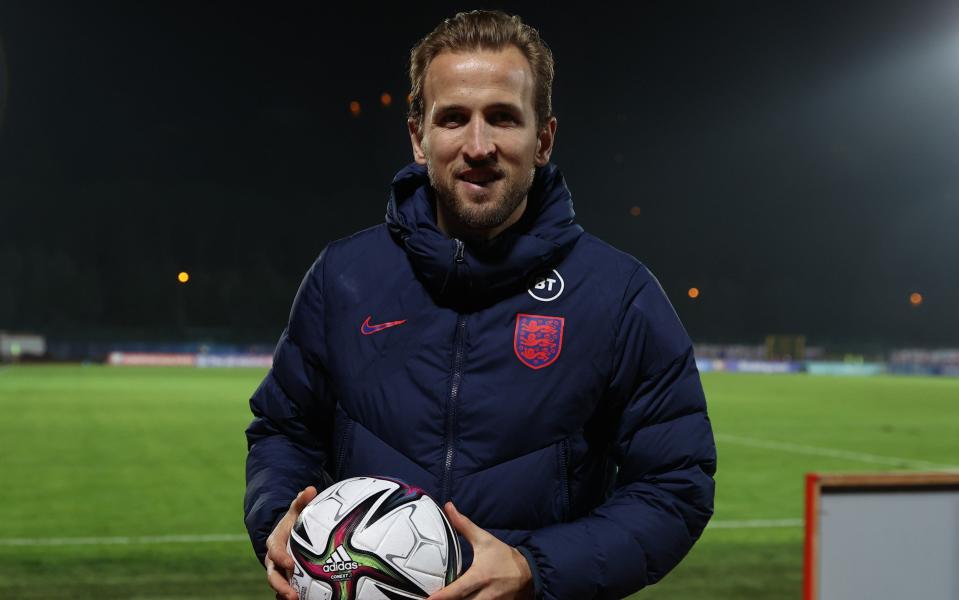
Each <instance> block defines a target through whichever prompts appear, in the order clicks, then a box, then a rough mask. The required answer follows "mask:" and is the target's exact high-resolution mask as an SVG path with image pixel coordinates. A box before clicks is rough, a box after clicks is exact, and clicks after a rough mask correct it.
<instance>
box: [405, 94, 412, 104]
mask: <svg viewBox="0 0 959 600" xmlns="http://www.w3.org/2000/svg"><path fill="white" fill-rule="evenodd" d="M406 103H407V104H413V94H407V95H406Z"/></svg>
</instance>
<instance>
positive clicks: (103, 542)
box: [0, 519, 803, 547]
mask: <svg viewBox="0 0 959 600" xmlns="http://www.w3.org/2000/svg"><path fill="white" fill-rule="evenodd" d="M802 525H803V520H802V519H750V520H742V521H710V522H709V524H708V525H707V526H706V528H707V529H773V528H785V527H802ZM249 539H250V538H248V537H247V536H245V535H237V534H229V533H222V534H220V533H212V534H207V535H144V536H136V537H123V536H117V537H69V538H64V537H61V538H6V539H4V538H0V546H8V547H9V546H110V545H119V544H196V543H203V542H245V541H249Z"/></svg>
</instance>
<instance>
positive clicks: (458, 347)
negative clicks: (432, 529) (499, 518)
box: [440, 315, 466, 506]
mask: <svg viewBox="0 0 959 600" xmlns="http://www.w3.org/2000/svg"><path fill="white" fill-rule="evenodd" d="M465 345H466V315H457V317H456V337H455V338H454V340H453V373H452V375H451V377H450V395H449V398H448V399H447V402H446V462H445V464H444V466H443V486H442V490H443V491H442V496H441V501H440V506H442V505H444V504H446V502H447V500H449V499H450V494H451V492H452V487H453V473H452V471H453V455H454V454H455V450H454V449H453V442H454V437H455V436H454V434H455V429H456V402H457V400H458V399H459V394H460V383H461V382H462V379H463V355H464V354H465V353H466V351H465Z"/></svg>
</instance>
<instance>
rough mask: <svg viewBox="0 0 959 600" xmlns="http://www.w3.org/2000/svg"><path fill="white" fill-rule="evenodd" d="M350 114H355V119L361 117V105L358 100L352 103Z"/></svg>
mask: <svg viewBox="0 0 959 600" xmlns="http://www.w3.org/2000/svg"><path fill="white" fill-rule="evenodd" d="M350 112H351V113H353V116H354V117H358V116H360V103H359V102H357V101H356V100H354V101H352V102H350Z"/></svg>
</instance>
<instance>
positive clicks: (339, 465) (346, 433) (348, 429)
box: [333, 412, 354, 481]
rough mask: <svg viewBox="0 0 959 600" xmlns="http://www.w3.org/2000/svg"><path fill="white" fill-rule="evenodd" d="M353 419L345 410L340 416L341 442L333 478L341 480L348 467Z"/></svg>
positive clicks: (337, 446) (338, 446)
mask: <svg viewBox="0 0 959 600" xmlns="http://www.w3.org/2000/svg"><path fill="white" fill-rule="evenodd" d="M353 425H354V422H353V419H351V418H349V417H348V416H346V413H345V412H343V413H342V416H341V417H340V435H339V443H337V445H336V469H335V470H334V471H333V479H334V480H335V481H339V480H341V479H342V478H343V472H344V470H345V469H346V456H347V452H348V451H349V447H350V444H351V443H352V441H353Z"/></svg>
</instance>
